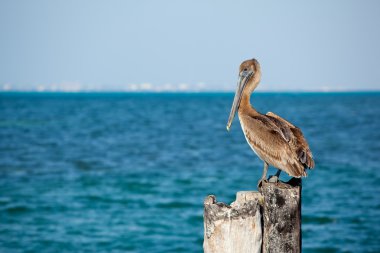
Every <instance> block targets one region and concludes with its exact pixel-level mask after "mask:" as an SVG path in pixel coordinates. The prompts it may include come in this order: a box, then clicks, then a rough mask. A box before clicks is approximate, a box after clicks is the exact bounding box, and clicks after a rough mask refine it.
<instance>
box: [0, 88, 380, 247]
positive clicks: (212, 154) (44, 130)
mask: <svg viewBox="0 0 380 253" xmlns="http://www.w3.org/2000/svg"><path fill="white" fill-rule="evenodd" d="M232 98H233V94H230V93H225V94H117V93H110V94H100V93H98V94H54V93H52V94H33V93H2V94H0V140H1V141H0V252H111V251H112V252H201V251H202V243H203V218H202V213H203V206H202V204H203V199H204V197H205V196H206V195H208V194H215V195H216V196H217V198H218V200H219V201H224V202H232V201H233V200H234V198H235V196H234V195H235V192H237V191H241V190H252V189H255V188H256V183H257V181H258V179H259V178H260V175H261V173H262V163H261V162H260V161H259V160H258V158H257V157H256V156H255V155H254V154H253V152H252V151H251V150H250V148H249V146H248V145H247V143H246V142H245V139H244V136H243V134H242V131H241V129H240V126H239V122H238V121H237V120H235V122H234V123H233V125H232V128H231V131H230V132H227V131H226V127H225V126H226V122H227V118H228V114H229V111H230V106H231V103H232ZM252 104H253V105H255V107H256V108H257V109H258V110H259V111H261V112H267V111H273V112H275V113H277V114H279V115H281V116H283V117H285V118H287V119H288V120H290V121H292V122H293V123H294V124H296V125H298V126H299V127H301V128H302V129H303V132H304V134H305V136H306V137H307V139H308V140H309V144H310V146H311V149H312V151H313V153H314V156H315V158H316V169H315V170H313V171H311V172H310V173H309V177H307V178H306V179H304V180H303V202H302V211H303V224H302V228H303V252H308V253H312V252H380V238H379V237H380V236H379V235H380V187H379V182H380V164H379V162H380V131H379V129H380V93H331V94H330V93H329V94H312V93H310V94H302V93H300V94H295V93H294V94H292V93H288V94H276V93H273V94H271V93H258V94H255V95H254V96H253V98H252ZM274 172H275V170H274V169H273V168H271V169H270V174H273V173H274ZM281 177H282V178H283V179H284V180H285V179H287V177H286V176H284V175H281Z"/></svg>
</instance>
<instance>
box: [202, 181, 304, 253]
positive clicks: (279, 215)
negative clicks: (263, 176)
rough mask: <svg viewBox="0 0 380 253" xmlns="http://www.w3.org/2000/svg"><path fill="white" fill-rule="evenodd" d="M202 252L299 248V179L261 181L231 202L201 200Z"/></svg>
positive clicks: (280, 251) (273, 251) (273, 252)
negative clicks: (257, 190)
mask: <svg viewBox="0 0 380 253" xmlns="http://www.w3.org/2000/svg"><path fill="white" fill-rule="evenodd" d="M203 249H204V252H205V253H251V252H255V253H260V252H265V253H266V252H270V253H277V252H278V253H283V252H287V253H288V252H289V253H290V252H294V253H297V252H301V180H300V179H292V180H290V181H289V182H287V183H284V182H278V183H269V182H263V184H262V188H261V194H260V193H259V192H253V191H245V192H238V193H237V196H236V201H235V202H233V203H232V204H231V205H227V204H224V203H220V202H216V197H215V196H213V195H210V196H208V197H206V199H205V201H204V242H203Z"/></svg>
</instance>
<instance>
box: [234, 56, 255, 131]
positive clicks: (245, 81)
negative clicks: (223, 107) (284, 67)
mask: <svg viewBox="0 0 380 253" xmlns="http://www.w3.org/2000/svg"><path fill="white" fill-rule="evenodd" d="M260 78H261V71H260V64H259V62H258V61H257V60H256V59H251V60H246V61H244V62H243V63H242V64H240V68H239V77H238V82H237V88H236V92H235V97H234V101H233V103H232V107H231V112H230V116H229V117H228V122H227V131H229V130H230V127H231V124H232V120H233V119H234V117H235V114H236V111H237V110H238V109H239V107H240V102H241V98H242V97H243V96H248V100H249V96H250V95H251V93H252V92H253V91H254V90H255V89H256V87H257V85H258V84H259V82H260Z"/></svg>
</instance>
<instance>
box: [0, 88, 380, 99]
mask: <svg viewBox="0 0 380 253" xmlns="http://www.w3.org/2000/svg"><path fill="white" fill-rule="evenodd" d="M233 94H234V91H186V92H185V91H162V92H157V91H146V92H142V91H138V92H137V91H78V92H68V91H43V92H39V91H0V96H1V97H13V96H15V97H18V96H33V97H46V96H48V97H50V96H52V97H58V96H78V97H85V96H96V97H98V96H100V97H101V96H106V97H123V96H192V95H198V96H213V95H226V96H232V95H233ZM281 94H283V95H355V94H358V95H360V94H362V95H380V90H357V91H354V90H352V91H257V92H255V94H254V96H256V95H258V96H260V95H281Z"/></svg>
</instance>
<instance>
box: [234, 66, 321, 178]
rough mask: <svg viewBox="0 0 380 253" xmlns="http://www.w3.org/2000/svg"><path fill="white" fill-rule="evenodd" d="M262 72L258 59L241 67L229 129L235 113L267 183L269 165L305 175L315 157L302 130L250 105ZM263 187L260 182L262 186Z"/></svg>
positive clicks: (289, 172)
mask: <svg viewBox="0 0 380 253" xmlns="http://www.w3.org/2000/svg"><path fill="white" fill-rule="evenodd" d="M260 78H261V69H260V65H259V63H258V61H257V60H255V59H252V60H248V61H244V62H243V63H242V64H241V65H240V70H239V81H238V87H237V90H236V94H235V98H234V102H233V105H232V109H231V113H230V117H229V120H228V123H227V129H228V130H229V128H230V126H231V124H232V120H233V118H234V115H235V113H236V111H238V115H239V120H240V124H241V127H242V129H243V132H244V135H245V137H246V140H247V142H248V144H249V145H250V146H251V148H252V150H253V151H254V152H255V153H256V154H257V155H258V156H259V158H260V159H261V160H263V161H264V172H263V176H262V178H261V180H260V181H259V182H261V181H262V180H265V178H266V173H267V169H268V165H272V166H274V167H276V168H278V169H279V171H278V172H277V173H276V176H277V177H278V176H279V174H280V172H281V171H285V172H286V173H288V174H289V175H290V176H293V177H303V176H306V175H307V174H306V171H305V169H306V168H314V160H313V155H312V153H311V151H310V148H309V145H308V143H307V141H306V139H305V137H304V136H303V134H302V132H301V130H300V129H299V128H298V127H296V126H294V125H293V124H292V123H290V122H288V121H287V120H285V119H283V118H281V117H280V116H278V115H276V114H274V113H272V112H268V113H267V114H265V115H264V114H261V113H259V112H258V111H256V110H255V109H254V108H253V107H252V106H251V104H250V95H251V93H252V92H253V91H254V90H255V88H256V87H257V85H258V84H259V82H260ZM259 184H260V183H259Z"/></svg>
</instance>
